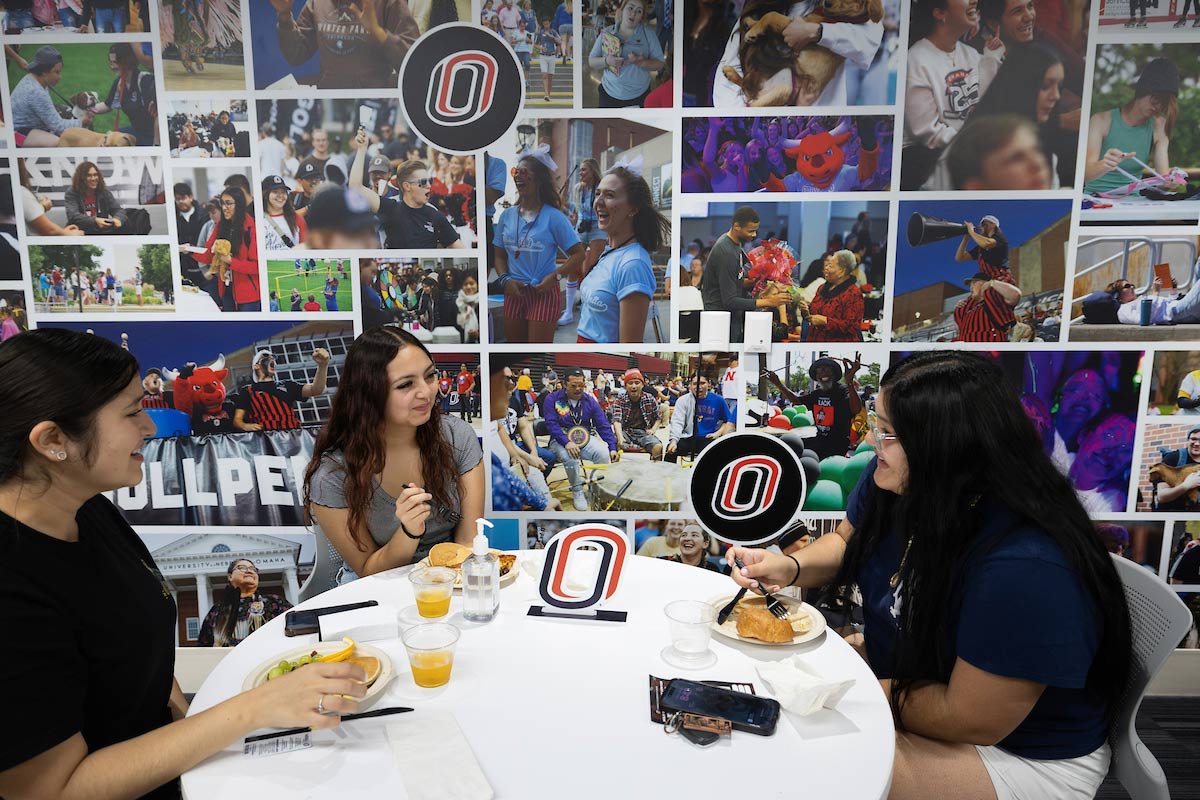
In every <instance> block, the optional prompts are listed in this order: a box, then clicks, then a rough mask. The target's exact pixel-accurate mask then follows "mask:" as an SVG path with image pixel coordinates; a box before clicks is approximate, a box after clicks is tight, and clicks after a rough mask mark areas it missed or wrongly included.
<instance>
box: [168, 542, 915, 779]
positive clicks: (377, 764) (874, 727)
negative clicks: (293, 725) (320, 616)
mask: <svg viewBox="0 0 1200 800" xmlns="http://www.w3.org/2000/svg"><path fill="white" fill-rule="evenodd" d="M517 555H518V557H519V559H520V563H521V573H520V574H519V575H518V576H517V578H516V579H515V580H514V581H513V582H512V584H511V585H508V586H505V587H504V588H503V589H502V590H501V598H500V613H499V616H498V617H497V618H496V619H495V620H494V621H493V622H491V623H489V624H485V625H475V624H472V623H467V622H465V621H464V620H463V618H462V598H461V595H459V594H458V593H455V597H454V599H453V601H452V604H451V607H450V614H449V616H448V617H447V618H446V620H447V621H449V622H451V623H453V624H456V625H458V626H459V627H460V628H461V629H462V631H463V633H462V638H461V639H460V641H459V643H458V649H457V651H456V654H455V659H454V671H453V674H452V676H451V679H450V683H449V684H448V685H446V686H444V687H440V688H438V689H422V688H419V687H417V686H416V684H415V683H414V682H413V679H412V673H411V672H410V670H409V668H408V659H407V657H406V656H405V652H404V646H403V645H402V644H401V643H400V641H399V640H398V639H391V640H380V641H372V642H370V644H372V645H374V646H376V647H378V648H380V649H382V650H383V651H385V652H386V653H387V654H388V655H389V656H390V657H391V659H392V662H393V665H394V667H395V671H396V677H395V678H393V679H392V682H391V684H390V685H389V686H388V687H387V689H386V690H385V691H384V692H383V694H382V696H381V697H380V698H379V699H378V700H377V701H376V702H374V703H373V704H372V706H371V707H372V708H382V707H385V706H394V705H404V706H412V707H413V708H415V709H416V710H417V712H420V711H421V710H422V709H431V710H438V711H449V712H451V713H452V714H453V715H454V717H455V718H456V719H457V721H458V724H459V725H460V727H461V729H462V731H463V735H464V736H465V737H466V739H467V741H468V742H469V743H470V746H471V749H472V750H473V752H474V754H475V757H476V759H477V760H478V762H479V765H480V768H481V769H482V770H483V773H484V775H486V776H487V779H488V781H489V782H490V783H491V785H492V787H493V789H494V790H495V795H496V797H497V798H520V799H521V800H535V799H536V798H541V797H550V796H567V797H571V798H572V800H585V799H586V798H597V799H598V800H601V799H602V800H612V798H614V797H621V798H634V797H648V798H649V797H653V798H659V797H661V796H662V795H663V792H664V791H669V794H670V795H671V796H676V797H753V798H756V800H761V799H762V798H766V797H838V798H842V799H843V800H854V798H869V800H877V798H880V797H885V796H886V795H887V790H888V787H889V784H890V781H891V772H892V760H893V756H894V746H895V745H894V742H895V739H894V728H893V724H892V716H891V712H890V710H889V707H888V703H887V700H886V698H885V697H884V694H883V691H882V689H881V688H880V686H879V683H878V681H877V680H876V679H875V678H874V676H873V675H872V674H871V671H870V670H869V668H868V667H867V664H866V663H865V662H864V661H863V660H862V659H861V658H860V657H859V656H858V655H857V654H856V653H855V652H854V651H853V650H852V649H851V648H850V646H849V645H847V644H846V643H845V642H844V641H842V639H841V638H840V637H839V636H837V635H836V634H834V633H833V632H832V631H826V632H825V633H824V634H822V635H821V636H820V637H819V638H817V639H816V640H814V641H812V642H808V643H806V644H802V645H796V646H789V647H775V646H767V645H754V644H749V643H742V642H737V641H733V640H730V639H727V638H725V637H722V636H720V635H716V634H714V636H713V641H712V649H713V651H714V652H715V653H716V655H717V659H718V660H717V663H716V664H715V665H714V666H712V667H711V668H708V669H703V670H694V671H688V670H680V669H676V668H675V667H672V666H670V665H668V664H667V663H665V662H664V661H663V660H662V659H661V658H660V656H659V653H660V652H661V651H662V649H663V648H664V647H665V646H667V645H668V644H670V635H669V631H668V627H667V620H666V617H665V616H664V614H663V607H664V606H665V605H666V604H667V603H668V602H670V601H672V600H679V599H697V600H710V599H712V598H715V597H718V596H720V595H723V594H725V595H731V594H732V593H733V592H734V591H735V589H736V586H735V584H734V583H733V581H732V580H731V579H730V578H729V577H727V576H724V575H720V574H719V573H716V572H711V571H708V570H703V569H699V568H696V567H689V566H685V565H682V564H676V563H671V562H666V561H660V560H657V559H650V558H639V557H631V558H629V559H627V560H626V566H625V574H624V575H623V576H622V580H621V585H620V588H619V590H618V592H617V594H616V596H614V597H613V599H612V600H610V601H608V602H607V603H606V604H605V607H606V608H612V609H617V610H625V611H628V612H629V619H628V621H627V622H625V623H612V622H594V621H587V622H585V621H577V620H563V619H547V618H536V617H530V616H528V615H527V614H526V612H527V611H528V608H529V606H530V605H532V604H537V605H542V602H541V599H540V598H539V597H538V594H537V586H536V580H535V579H536V577H537V575H540V563H541V560H540V559H541V556H542V555H543V551H519V552H518V553H517ZM535 572H536V574H535ZM406 573H407V569H400V570H392V571H390V572H386V573H382V574H380V575H376V576H372V577H369V578H363V579H360V580H357V581H354V582H353V583H349V584H346V585H345V586H341V587H338V588H336V589H334V590H332V591H329V592H326V593H325V594H322V595H320V596H319V597H315V598H313V599H311V600H309V601H308V602H306V603H303V604H301V606H299V607H300V608H304V607H320V606H327V605H334V604H340V603H350V602H356V601H360V600H367V599H373V600H377V601H379V603H380V605H381V606H391V607H394V608H395V609H396V611H397V614H398V617H399V619H400V622H401V629H404V628H405V627H407V626H408V625H410V624H414V623H416V622H418V621H420V618H419V617H418V616H417V615H416V609H415V606H414V604H413V594H412V590H411V584H410V582H409V581H408V580H407V577H406ZM283 625H284V620H283V618H282V617H279V618H277V619H274V620H272V621H271V622H270V623H268V624H267V625H265V626H263V627H262V628H260V629H259V630H258V631H256V632H255V633H254V634H253V635H251V636H250V637H249V638H247V639H246V640H245V641H244V642H242V643H241V644H240V645H238V646H237V647H236V648H234V650H233V652H231V653H230V654H229V655H228V656H227V657H226V658H225V659H224V660H223V661H221V663H220V664H219V665H218V666H217V668H216V669H215V670H214V671H213V673H212V674H211V675H209V677H208V679H207V680H206V681H205V682H204V685H203V686H202V687H201V688H200V691H199V692H198V693H197V694H196V696H195V698H194V700H193V701H192V705H191V713H197V712H199V711H202V710H204V709H206V708H210V707H212V706H213V705H215V704H217V703H219V702H221V701H223V700H226V699H228V698H229V697H231V696H233V695H235V694H237V693H238V692H239V691H241V687H242V682H243V681H244V680H245V678H246V676H247V674H248V673H249V672H250V670H252V669H253V668H254V667H256V666H257V665H259V664H260V663H262V662H263V661H265V660H267V659H269V658H271V657H272V656H273V655H275V654H277V653H281V652H283V651H286V650H289V649H292V648H295V647H297V646H303V645H305V644H308V643H312V642H316V641H317V636H316V635H315V634H313V635H310V636H303V637H292V638H287V637H285V636H284V635H283ZM797 653H799V654H802V656H803V658H804V659H805V661H806V662H807V663H808V664H809V665H810V666H811V667H813V668H815V669H816V670H817V671H818V672H820V673H821V674H823V675H825V676H827V677H829V678H836V679H845V678H854V679H855V680H856V683H855V685H854V686H853V687H852V688H851V689H850V691H849V692H848V693H847V694H846V696H845V697H844V698H843V699H842V701H841V702H840V703H839V704H838V706H837V708H836V709H834V710H827V709H826V710H821V711H818V712H817V713H815V714H812V715H809V716H807V717H800V716H797V715H794V714H791V713H789V712H787V711H786V710H785V711H784V714H783V717H782V718H781V719H780V721H779V724H778V726H777V728H776V730H775V733H774V735H773V736H769V737H762V736H756V735H754V734H750V733H742V732H739V731H734V733H733V735H732V737H730V738H729V739H726V740H724V741H722V742H718V743H717V744H715V745H712V746H710V747H708V748H703V749H702V748H700V747H698V746H696V745H693V744H691V743H690V742H688V741H687V740H685V739H684V738H683V737H681V736H679V735H678V734H676V735H671V736H668V735H665V734H664V732H663V729H662V726H661V725H658V724H655V723H652V722H651V721H650V712H649V685H648V675H651V674H653V675H657V676H659V677H662V678H677V677H682V678H689V679H692V680H724V681H733V682H751V683H753V684H754V686H755V690H756V691H757V692H758V694H760V695H764V696H770V691H769V689H768V688H767V684H766V683H765V682H764V681H763V680H762V679H761V678H760V677H759V676H758V674H757V673H756V671H755V664H756V663H758V662H762V661H769V660H781V659H784V658H788V657H790V656H792V655H793V654H797ZM408 716H409V715H407V714H406V715H403V717H408ZM403 717H396V716H393V717H382V718H376V719H365V720H356V721H352V722H348V723H346V724H344V725H342V726H341V727H340V728H338V729H336V730H335V731H321V732H318V733H316V734H314V737H313V739H314V746H313V747H312V748H309V749H305V750H297V751H293V752H290V753H284V754H280V755H272V756H260V757H250V756H245V755H243V754H242V752H241V742H240V741H239V742H238V743H237V744H236V745H234V746H232V747H230V748H229V749H227V750H226V751H224V752H222V753H219V754H217V755H216V756H214V757H212V758H210V759H208V760H207V761H205V762H204V763H202V764H201V765H199V766H198V767H196V768H195V769H193V770H191V771H190V772H188V773H186V774H185V775H184V776H183V780H182V784H183V794H184V797H186V798H188V800H206V799H207V798H220V797H229V796H231V795H232V794H233V793H236V794H237V795H238V796H241V797H253V798H254V800H273V799H274V798H280V800H304V798H326V797H327V798H347V797H381V796H387V797H391V798H397V800H403V799H404V798H406V797H407V796H408V795H407V792H406V791H405V788H404V781H403V779H402V777H401V775H400V771H399V769H398V767H397V765H396V761H395V758H394V756H393V755H392V752H391V750H390V748H389V744H388V739H387V735H386V726H387V724H388V723H389V722H391V721H394V720H397V719H402V718H403ZM449 768H451V769H452V767H449ZM756 776H761V777H756Z"/></svg>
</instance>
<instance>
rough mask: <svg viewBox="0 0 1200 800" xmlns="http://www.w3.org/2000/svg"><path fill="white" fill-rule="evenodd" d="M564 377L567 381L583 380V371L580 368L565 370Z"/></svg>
mask: <svg viewBox="0 0 1200 800" xmlns="http://www.w3.org/2000/svg"><path fill="white" fill-rule="evenodd" d="M563 377H564V378H566V379H567V380H570V379H571V378H582V377H583V369H581V368H580V367H567V368H566V369H565V370H563Z"/></svg>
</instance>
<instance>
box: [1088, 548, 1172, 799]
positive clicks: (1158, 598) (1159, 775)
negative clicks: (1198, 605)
mask: <svg viewBox="0 0 1200 800" xmlns="http://www.w3.org/2000/svg"><path fill="white" fill-rule="evenodd" d="M1113 561H1114V562H1115V563H1116V567H1117V574H1118V575H1120V576H1121V584H1122V585H1123V586H1124V587H1125V600H1126V601H1127V602H1128V603H1129V622H1130V628H1131V631H1130V634H1131V638H1132V643H1133V653H1132V654H1131V655H1132V664H1131V666H1132V669H1131V674H1130V679H1129V685H1128V686H1127V687H1126V688H1125V694H1124V697H1123V698H1122V700H1121V707H1120V708H1119V709H1118V710H1117V714H1116V716H1115V718H1114V720H1113V726H1112V729H1111V730H1110V731H1109V734H1108V740H1109V743H1110V744H1111V745H1112V767H1111V769H1110V771H1109V774H1110V775H1113V776H1115V777H1116V778H1117V780H1119V781H1120V782H1121V785H1122V786H1124V787H1125V791H1127V792H1129V796H1130V797H1131V798H1132V800H1171V793H1170V791H1169V790H1168V789H1167V776H1166V775H1165V774H1164V773H1163V770H1162V767H1161V766H1160V765H1159V763H1158V759H1156V758H1155V757H1154V754H1153V753H1151V752H1150V750H1149V748H1147V747H1146V745H1145V744H1144V743H1143V742H1142V740H1141V739H1140V738H1139V737H1138V734H1137V730H1136V729H1135V728H1134V721H1135V720H1136V719H1137V712H1138V708H1139V707H1140V706H1141V705H1142V697H1143V696H1145V694H1146V687H1147V686H1148V685H1149V684H1150V681H1151V680H1153V678H1154V676H1155V675H1157V674H1158V672H1159V670H1161V669H1162V668H1163V664H1165V663H1166V661H1167V658H1168V656H1170V655H1171V652H1172V651H1173V650H1174V649H1175V648H1176V646H1177V645H1178V644H1179V642H1180V640H1182V639H1183V637H1184V636H1185V635H1186V634H1187V632H1188V629H1189V628H1191V626H1192V612H1191V611H1189V610H1188V607H1187V606H1186V605H1184V604H1183V601H1182V600H1180V599H1179V596H1178V595H1177V594H1175V592H1173V591H1171V589H1170V588H1169V587H1168V586H1166V585H1165V584H1164V583H1163V582H1162V580H1161V579H1160V578H1159V577H1158V576H1157V575H1155V574H1154V573H1153V572H1150V571H1148V570H1146V569H1145V568H1143V567H1140V566H1138V565H1137V564H1135V563H1133V562H1132V561H1129V560H1127V559H1125V558H1122V557H1120V556H1113Z"/></svg>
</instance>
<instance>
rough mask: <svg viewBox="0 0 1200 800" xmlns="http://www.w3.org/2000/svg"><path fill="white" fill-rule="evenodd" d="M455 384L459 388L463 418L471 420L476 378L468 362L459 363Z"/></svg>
mask: <svg viewBox="0 0 1200 800" xmlns="http://www.w3.org/2000/svg"><path fill="white" fill-rule="evenodd" d="M454 386H455V388H456V389H457V390H458V404H459V408H461V409H462V418H463V419H465V420H466V421H467V422H470V421H471V389H472V388H473V387H474V386H475V378H474V377H472V375H471V370H469V369H467V365H466V364H461V365H459V368H458V374H457V375H455V376H454Z"/></svg>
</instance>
